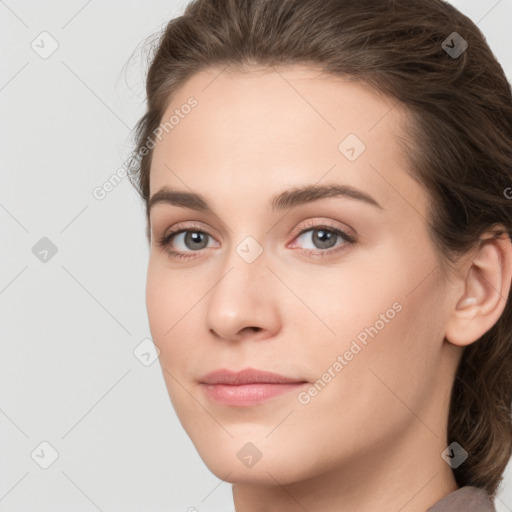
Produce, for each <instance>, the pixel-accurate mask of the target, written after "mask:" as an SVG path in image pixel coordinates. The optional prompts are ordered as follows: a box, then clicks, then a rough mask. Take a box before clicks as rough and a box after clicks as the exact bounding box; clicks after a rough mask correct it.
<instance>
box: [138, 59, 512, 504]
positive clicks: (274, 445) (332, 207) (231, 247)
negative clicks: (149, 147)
mask: <svg viewBox="0 0 512 512" xmlns="http://www.w3.org/2000/svg"><path fill="white" fill-rule="evenodd" d="M190 96H193V97H194V98H196V99H197V101H198V104H197V106H196V107H195V108H194V109H192V111H191V112H190V114H188V115H187V116H185V117H184V119H181V120H180V122H179V124H177V125H176V126H174V128H173V129H172V130H171V131H169V133H167V134H165V135H164V136H163V137H162V139H161V140H159V141H158V142H157V144H156V147H155V149H154V154H153V159H152V167H151V176H150V195H151V196H152V195H153V194H155V192H157V191H158V190H160V189H161V188H162V187H164V186H168V187H172V188H175V189H178V190H182V191H188V192H195V193H199V194H201V195H202V196H203V197H204V198H205V200H206V201H207V202H208V204H209V206H210V208H211V209H212V211H213V213H207V212H199V211H195V210H193V209H190V208H183V207H180V206H176V205H171V204H166V203H157V204H155V205H154V207H153V208H152V210H151V215H150V226H151V237H152V240H151V251H150V258H149V266H148V274H147V289H146V291H147V294H146V302H147V309H148V317H149V323H150V328H151V333H152V337H153V340H154V342H155V344H156V345H157V346H158V348H159V350H160V363H161V365H162V370H163V375H164V378H165V381H166V385H167V388H168V392H169V396H170V398H171V401H172V404H173V406H174V408H175V410H176V412H177V415H178V417H179V419H180V421H181V423H182V425H183V427H184V429H185V430H186V432H187V433H188V435H189V436H190V438H191V440H192V442H193V443H194V445H195V447H196V448H197V450H198V453H199V454H200V456H201V457H202V459H203V461H204V462H205V464H206V465H207V466H208V468H209V469H210V470H211V471H212V472H213V473H214V474H215V475H216V476H218V477H219V478H222V479H225V480H227V481H229V482H232V483H233V495H234V501H235V506H236V510H237V511H238V512H248V511H251V512H252V511H277V510H279V511H298V510H309V511H313V510H323V511H334V510H336V511H338V512H339V511H342V512H343V511H351V512H359V511H361V512H362V511H365V512H369V511H374V510H375V511H377V510H378V511H381V512H382V511H390V512H391V511H393V512H396V511H398V510H400V511H401V512H420V511H422V512H423V511H426V510H427V508H428V507H429V506H432V505H433V504H434V503H436V502H437V501H439V500H440V499H441V498H442V497H444V496H445V495H447V494H448V493H450V492H452V491H454V490H455V489H457V485H456V483H455V480H454V478H453V474H452V470H451V468H450V466H449V465H448V464H447V463H446V462H445V461H444V460H443V459H442V457H441V452H443V450H445V448H446V446H447V441H446V422H447V414H448V406H449V396H450V390H451V386H452V383H453V379H454V375H455V370H456V365H457V362H458V359H459V357H460V354H461V350H462V347H463V346H465V345H467V344H469V343H471V342H473V341H475V340H476V339H478V337H479V336H480V335H481V334H483V333H484V332H485V331H486V330H487V329H489V328H490V327H491V326H492V324H493V323H494V322H495V321H496V320H497V318H498V317H499V315H500V314H501V312H502V310H503V307H504V299H502V298H500V297H502V296H504V297H506V296H507V295H506V293H508V292H507V290H508V288H507V286H508V285H509V284H510V272H509V271H505V270H503V269H504V268H505V267H506V265H507V264H508V268H510V266H511V265H510V261H511V259H510V252H511V250H510V243H509V242H507V241H505V240H502V241H501V242H496V243H494V242H490V243H488V244H486V245H485V248H483V249H482V250H481V251H480V252H475V253H474V254H472V255H471V258H468V259H465V260H463V261H461V264H460V266H459V267H457V271H456V272H454V275H453V278H450V279H448V278H447V276H446V275H444V274H443V273H442V272H441V268H440V266H439V261H440V260H439V258H440V256H439V255H438V254H437V253H436V251H435V249H434V246H433V243H432V241H431V239H430V237H429V234H428V232H427V225H426V218H427V207H428V204H429V203H428V201H429V198H428V195H427V194H426V192H425V190H423V189H422V187H421V186H420V185H419V183H418V182H416V181H415V180H414V179H413V178H411V176H410V175H409V173H408V162H407V155H405V154H404V152H403V150H402V149H401V147H400V145H399V144H398V139H399V137H405V136H406V130H404V122H405V119H406V113H405V111H404V110H403V109H401V108H400V107H399V106H398V105H395V102H394V101H392V100H391V99H389V98H386V97H384V96H382V95H379V94H377V93H375V92H373V91H372V90H371V89H369V88H368V87H366V86H364V84H362V83H360V82H358V83H356V82H353V81H347V80H342V79H340V78H339V77H338V78H334V77H328V76H324V75H320V73H319V72H318V71H315V70H313V69H312V68H311V67H302V66H291V67H280V68H270V69H266V70H256V69H255V70H254V71H252V72H250V73H241V72H237V71H230V70H228V69H225V70H223V71H222V72H221V70H220V69H215V70H214V69H209V70H206V71H203V72H201V73H198V74H196V75H194V76H193V77H192V78H191V79H189V80H188V81H187V82H186V83H185V84H184V85H183V86H182V87H181V89H179V91H178V92H177V94H176V95H175V96H174V97H173V98H172V101H171V103H170V105H169V107H168V109H167V112H166V113H165V114H164V116H163V119H168V118H169V117H170V116H171V115H172V113H173V112H174V110H175V109H176V108H180V107H181V106H182V105H183V104H185V103H186V102H187V99H188V98H189V97H190ZM350 133H354V134H357V136H358V137H359V139H360V140H362V141H363V142H364V144H365V145H366V150H365V151H364V152H363V153H362V154H361V155H360V156H359V157H358V158H357V159H356V160H355V161H349V160H348V159H347V158H346V157H345V156H344V154H342V153H341V152H340V151H339V149H338V145H339V144H340V142H342V141H343V140H344V139H345V137H346V136H347V135H348V134H350ZM328 183H329V184H333V183H334V184H339V185H350V186H352V187H354V188H356V189H358V190H361V191H363V192H365V193H366V194H369V195H370V196H371V197H373V198H374V199H375V200H376V201H377V202H378V203H379V204H380V206H381V208H378V207H376V206H374V205H370V204H367V203H365V202H364V201H360V200H357V199H353V198H349V197H330V198H323V199H320V200H317V201H315V202H311V203H309V204H305V205H300V206H298V207H295V208H289V209H286V210H284V211H275V212H274V211H272V209H271V208H270V207H269V204H268V203H269V200H270V199H271V198H272V197H273V196H274V195H275V194H278V193H280V192H282V191H284V190H286V189H290V188H293V187H298V186H303V185H308V184H318V185H325V184H328ZM191 223H193V226H192V227H190V224H191ZM325 223H327V224H328V226H330V227H334V228H337V229H341V230H343V231H346V232H347V233H348V234H350V235H352V236H354V237H355V239H356V241H355V243H353V244H352V243H349V242H346V241H344V239H343V238H339V237H335V242H334V244H333V245H334V247H331V246H328V247H331V248H330V249H329V248H327V249H325V248H324V249H322V248H321V247H322V246H320V249H319V248H318V246H315V243H314V239H313V237H312V235H313V234H315V233H318V231H316V232H315V231H314V230H312V229H313V228H312V227H311V226H316V225H324V224H325ZM171 228H172V229H175V228H181V229H186V228H188V229H189V230H190V231H192V232H196V231H198V230H200V231H202V232H204V233H207V234H208V235H209V236H208V237H207V238H206V240H207V241H208V243H207V246H206V247H205V248H203V249H200V250H195V251H194V246H193V245H190V244H188V245H186V242H185V239H184V235H183V234H182V235H179V236H176V237H175V239H174V240H173V242H171V245H172V247H171V246H169V247H168V248H170V249H174V250H178V251H181V252H184V253H187V254H191V253H192V256H193V257H192V258H190V259H176V258H173V257H171V256H170V255H169V253H168V252H166V249H165V248H162V247H160V246H159V245H158V243H157V242H158V240H159V239H160V238H161V237H162V236H163V235H164V234H165V233H167V232H169V230H170V229H171ZM303 229H304V230H306V229H309V231H308V232H307V233H306V234H303V235H298V233H299V231H302V230H303ZM247 236H251V237H253V238H254V239H255V240H256V241H257V242H258V244H259V246H260V247H261V250H262V253H261V254H260V255H259V257H257V258H256V259H255V261H253V262H252V263H247V262H246V261H245V260H244V259H243V258H242V257H241V256H240V255H239V254H238V253H237V251H236V249H237V246H238V245H239V244H240V243H241V242H242V241H244V240H245V239H246V237H247ZM205 245H206V244H205ZM251 247H252V246H251ZM315 249H316V252H317V253H319V252H321V251H324V252H325V253H326V255H325V256H324V257H320V256H319V255H318V254H317V255H315V254H313V252H314V251H315ZM250 250H251V251H252V250H254V248H251V249H250ZM336 250H337V251H336ZM328 251H331V252H330V253H328ZM475 262H476V263H475ZM475 269H476V270H475ZM484 280H487V281H488V282H490V283H492V285H493V286H494V289H495V290H498V291H499V292H501V293H491V292H489V291H488V290H489V288H488V287H487V288H486V287H485V286H484V284H483V283H484ZM507 283H508V284H507ZM486 290H487V291H486ZM470 296H471V297H472V298H471V300H469V301H468V300H467V299H468V297H470ZM397 303H398V304H399V305H400V306H401V310H400V311H399V312H396V314H395V315H394V318H392V319H391V320H389V321H388V322H385V325H384V327H383V328H382V329H380V330H379V331H378V334H377V335H375V336H374V337H373V338H369V339H368V342H367V345H365V346H363V345H361V344H360V345H361V346H362V347H363V348H362V349H361V350H360V351H359V352H358V353H357V355H354V356H353V358H352V359H351V360H350V361H346V363H347V364H346V365H345V366H344V367H343V369H342V370H341V371H339V372H336V371H333V370H332V366H333V363H334V362H335V361H336V360H337V357H338V355H343V354H344V353H345V352H346V351H347V350H348V349H350V346H351V343H352V341H353V340H354V339H356V337H357V336H358V334H360V333H361V332H362V331H364V329H365V328H367V327H370V326H373V325H375V324H376V321H377V320H379V319H380V318H382V317H381V315H382V314H385V312H386V311H387V310H389V309H390V308H392V307H393V304H395V305H396V304H397ZM246 367H252V368H257V369H261V370H266V371H272V372H275V373H279V374H282V375H285V376H288V377H296V378H300V379H302V380H304V381H307V384H305V385H304V387H303V388H302V391H304V390H308V389H310V388H311V386H313V384H314V383H315V382H317V381H318V379H320V378H321V377H322V375H323V374H325V372H327V371H328V369H329V368H331V377H332V378H331V380H330V382H328V384H327V385H326V386H325V387H324V388H323V389H322V390H321V391H320V392H318V393H317V394H316V396H313V397H310V398H311V400H310V401H309V403H307V404H302V403H300V402H299V400H298V391H293V392H291V393H287V394H284V395H280V396H278V397H274V398H272V399H270V400H268V401H266V402H264V403H262V404H259V405H257V406H253V407H245V408H241V407H232V406H231V407H230V406H225V405H219V404H217V403H215V402H213V401H211V400H210V399H209V398H208V397H207V396H206V395H205V393H204V392H203V389H202V387H201V386H200V384H199V380H200V378H201V377H202V376H203V375H205V374H206V373H208V372H210V371H213V370H216V369H219V368H227V369H230V370H233V371H237V370H240V369H242V368H246ZM332 375H334V377H333V376H332ZM248 442H250V443H253V444H254V445H255V446H256V447H257V449H258V450H259V451H260V452H261V454H262V456H261V459H260V460H259V461H258V462H257V463H256V464H254V465H253V466H252V467H247V466H246V465H244V464H243V463H242V462H241V460H240V459H239V458H238V457H237V452H238V451H239V450H240V449H241V448H242V447H243V446H244V445H245V444H246V443H248Z"/></svg>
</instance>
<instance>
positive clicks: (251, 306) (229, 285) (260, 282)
mask: <svg viewBox="0 0 512 512" xmlns="http://www.w3.org/2000/svg"><path fill="white" fill-rule="evenodd" d="M267 263H268V261H267V260H266V259H265V258H264V256H263V255H261V256H260V257H259V258H258V259H256V261H253V262H251V263H248V262H246V261H244V259H243V258H241V257H240V256H239V255H238V254H237V253H236V251H233V253H232V254H231V255H230V257H229V258H228V259H227V260H226V262H225V265H224V266H223V267H222V272H219V277H218V279H217V280H216V284H215V285H214V286H213V289H212V290H211V292H210V293H209V294H208V296H207V311H206V327H207V329H208V330H209V332H210V333H212V334H213V335H215V337H216V338H218V339H224V340H228V341H239V340H241V339H243V338H246V337H252V338H257V339H264V338H268V337H271V336H274V335H275V334H276V333H277V332H278V331H279V329H280V326H281V307H282V297H280V296H279V287H278V285H279V284H280V283H279V281H278V280H277V279H276V277H275V276H274V274H273V273H272V272H271V271H270V270H269V268H267ZM280 305H281V307H280Z"/></svg>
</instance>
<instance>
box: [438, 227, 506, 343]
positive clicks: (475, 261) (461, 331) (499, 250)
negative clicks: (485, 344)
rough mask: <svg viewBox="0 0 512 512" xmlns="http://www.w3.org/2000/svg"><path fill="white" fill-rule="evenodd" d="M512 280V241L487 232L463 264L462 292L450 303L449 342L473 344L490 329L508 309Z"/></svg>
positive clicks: (447, 330) (458, 283) (459, 285)
mask: <svg viewBox="0 0 512 512" xmlns="http://www.w3.org/2000/svg"><path fill="white" fill-rule="evenodd" d="M511 277H512V242H511V240H510V238H509V237H508V236H507V235H506V234H504V235H501V236H499V237H498V236H497V235H496V234H495V233H493V232H488V233H486V234H485V235H484V236H483V237H481V238H480V242H479V245H478V247H477V248H476V250H475V251H473V253H472V255H471V257H470V258H469V261H468V260H464V263H463V264H462V265H461V269H460V274H459V278H458V282H457V283H456V284H457V285H458V286H457V287H456V288H457V289H458V290H459V291H458V293H456V294H455V295H454V300H453V301H451V306H452V309H451V311H450V312H449V316H448V320H447V327H446V333H445V337H446V339H447V340H448V341H449V342H450V343H453V344H454V345H458V346H466V345H470V344H471V343H473V342H475V341H477V340H478V339H479V338H480V337H481V336H482V335H484V334H485V333H486V332H487V331H488V330H489V329H491V327H492V326H493V325H494V324H495V323H496V322H497V321H498V319H499V317H500V316H501V314H502V313H503V310H504V309H505V304H506V303H507V297H508V294H509V291H510V284H511V283H510V281H511ZM461 289H462V290H463V293H461V292H460V290H461Z"/></svg>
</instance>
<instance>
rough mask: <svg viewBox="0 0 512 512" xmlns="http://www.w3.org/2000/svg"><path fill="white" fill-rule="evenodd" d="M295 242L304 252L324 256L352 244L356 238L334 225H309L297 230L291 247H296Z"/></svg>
mask: <svg viewBox="0 0 512 512" xmlns="http://www.w3.org/2000/svg"><path fill="white" fill-rule="evenodd" d="M297 242H299V245H301V246H302V248H303V249H305V250H306V252H308V253H313V254H315V255H319V256H325V255H328V254H332V253H334V252H338V251H339V250H344V249H345V248H346V246H347V245H351V244H354V243H355V242H356V240H355V238H354V237H353V236H351V235H349V234H348V233H346V232H345V231H343V230H341V229H339V228H336V227H334V226H328V225H311V226H308V227H307V229H302V230H301V231H300V232H299V234H298V236H297V237H296V238H295V241H294V242H293V245H292V247H296V246H297Z"/></svg>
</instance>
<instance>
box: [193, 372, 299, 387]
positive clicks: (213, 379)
mask: <svg viewBox="0 0 512 512" xmlns="http://www.w3.org/2000/svg"><path fill="white" fill-rule="evenodd" d="M200 382H201V383H202V384H227V385H231V386H237V385H242V384H254V383H265V382H266V383H269V384H286V383H292V382H295V383H298V382H306V381H304V380H301V379H295V378H291V377H285V376H284V375H279V374H278V373H272V372H265V371H262V370H257V369H255V368H244V369H243V370H240V371H238V372H233V371H230V370H226V369H220V370H215V371H213V372H210V373H208V374H206V375H204V376H203V377H202V378H201V379H200Z"/></svg>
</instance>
